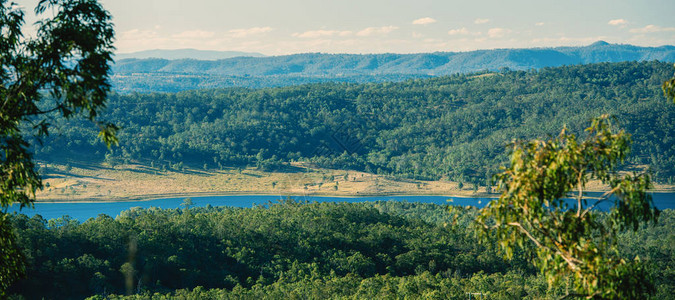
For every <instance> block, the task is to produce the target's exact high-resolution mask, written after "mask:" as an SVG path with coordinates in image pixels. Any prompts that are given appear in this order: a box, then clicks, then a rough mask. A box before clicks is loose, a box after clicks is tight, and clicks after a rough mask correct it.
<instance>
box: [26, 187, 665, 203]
mask: <svg viewBox="0 0 675 300" xmlns="http://www.w3.org/2000/svg"><path fill="white" fill-rule="evenodd" d="M587 192H588V193H602V192H605V191H602V190H591V191H587ZM650 193H651V194H668V193H675V191H667V190H654V191H650ZM228 196H234V197H236V196H242V197H244V196H279V197H284V198H285V197H290V198H295V197H327V198H368V197H371V198H373V197H427V196H428V197H448V198H462V199H497V198H499V194H495V193H490V194H486V193H477V194H475V195H471V196H470V195H460V194H454V195H453V194H401V193H379V194H358V195H345V194H328V193H316V194H311V195H308V194H304V195H303V194H279V193H261V192H258V191H251V192H242V191H233V192H220V193H218V192H216V193H211V192H203V193H167V194H152V195H145V196H143V195H141V196H133V197H119V198H118V199H82V200H72V199H69V200H65V199H64V200H62V201H59V200H57V201H54V200H45V201H41V200H36V201H35V202H34V203H123V202H146V201H154V200H162V199H174V198H197V197H228ZM589 199H592V197H590V198H589Z"/></svg>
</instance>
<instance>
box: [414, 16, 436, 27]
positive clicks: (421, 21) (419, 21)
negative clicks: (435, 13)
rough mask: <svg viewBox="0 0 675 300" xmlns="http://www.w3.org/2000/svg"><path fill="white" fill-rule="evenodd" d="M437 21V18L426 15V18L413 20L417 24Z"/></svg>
mask: <svg viewBox="0 0 675 300" xmlns="http://www.w3.org/2000/svg"><path fill="white" fill-rule="evenodd" d="M436 22H437V21H436V19H434V18H429V17H426V18H421V19H417V20H415V21H413V22H412V23H413V24H415V25H427V24H432V23H436Z"/></svg>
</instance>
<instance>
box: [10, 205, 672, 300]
mask: <svg viewBox="0 0 675 300" xmlns="http://www.w3.org/2000/svg"><path fill="white" fill-rule="evenodd" d="M448 210H449V211H450V213H448ZM476 213H477V211H476V210H475V209H470V208H462V207H449V206H439V205H434V204H421V203H406V202H374V203H357V204H349V203H299V202H295V201H292V200H287V201H284V202H281V203H270V204H267V205H266V206H260V207H255V208H246V209H242V208H224V207H203V208H184V209H168V210H161V209H147V210H146V209H132V210H130V211H125V212H123V213H121V214H120V216H118V217H117V218H115V219H113V218H111V217H109V216H106V215H101V216H99V217H97V218H95V219H94V218H92V219H89V220H87V221H85V222H83V223H79V222H76V221H74V220H71V219H69V218H67V217H64V218H60V219H55V220H49V221H47V220H44V219H42V218H41V217H39V216H34V217H32V218H28V217H26V216H25V215H15V216H12V217H11V222H12V226H13V228H15V230H16V236H17V238H18V240H17V243H18V245H19V246H20V248H22V252H23V253H24V255H25V257H26V261H27V277H26V278H25V279H23V280H21V281H18V282H16V283H15V284H14V285H13V286H12V287H11V289H10V295H11V294H16V295H21V296H22V297H25V298H26V299H38V298H48V299H81V298H84V297H88V296H93V295H98V296H96V298H98V299H107V298H111V296H110V295H111V294H117V295H123V294H126V293H129V294H134V295H136V296H134V297H132V298H131V299H134V298H136V297H138V298H148V297H150V296H152V295H154V297H155V298H157V299H169V298H190V299H223V298H238V299H240V298H242V297H243V298H250V299H252V298H256V299H262V298H284V299H285V298H355V299H362V298H366V297H368V298H378V299H379V298H389V297H396V298H403V297H406V296H407V297H413V298H421V297H427V298H433V299H466V296H467V295H466V293H474V292H483V293H488V294H489V298H490V299H514V298H517V299H521V298H530V299H541V298H559V297H560V296H562V295H564V293H565V289H564V285H561V286H557V287H555V288H553V289H548V286H547V283H546V280H545V278H544V277H543V276H541V275H540V274H538V272H536V270H534V269H533V268H532V267H531V266H530V264H529V263H528V262H527V260H526V258H525V257H523V256H522V255H516V258H515V259H514V260H512V261H505V260H503V259H502V258H501V254H500V253H499V252H498V251H497V250H496V245H490V244H483V245H481V244H479V243H478V241H477V239H476V238H475V235H474V232H473V231H472V220H473V219H474V217H475V214H476ZM424 220H428V221H424ZM674 227H675V214H674V213H673V211H672V210H666V211H664V212H663V213H662V214H661V217H660V220H659V223H658V225H656V226H655V227H645V228H642V229H641V230H639V231H638V232H636V233H626V234H624V235H623V236H622V237H621V242H620V245H621V246H622V249H621V250H622V253H625V254H626V258H630V259H632V258H633V257H635V256H636V255H639V257H640V258H641V259H642V260H643V261H644V262H645V263H646V264H647V268H648V269H649V270H650V274H651V276H653V277H654V279H655V280H654V283H655V288H656V290H657V293H656V294H655V295H654V297H655V299H665V298H668V297H672V295H674V292H675V284H674V283H675V277H674V275H673V274H675V272H673V270H675V253H674V251H675V248H673V247H671V245H670V244H669V243H668V242H665V243H664V241H672V240H673V239H675V231H674V230H673V228H674ZM327 296H330V297H327ZM664 297H665V298H664ZM112 298H113V299H114V298H115V297H112Z"/></svg>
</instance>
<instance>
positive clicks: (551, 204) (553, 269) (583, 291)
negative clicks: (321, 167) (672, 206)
mask: <svg viewBox="0 0 675 300" xmlns="http://www.w3.org/2000/svg"><path fill="white" fill-rule="evenodd" d="M586 131H587V132H588V137H587V138H586V139H585V140H583V141H581V142H580V141H578V140H577V138H576V136H575V135H574V134H569V133H567V132H566V131H565V130H563V131H562V132H561V133H560V135H559V136H558V137H557V138H554V139H551V140H547V141H541V140H534V141H529V142H520V143H515V144H514V146H513V153H512V156H511V165H510V167H508V168H506V169H505V171H504V172H502V173H500V174H498V175H496V179H497V183H498V187H499V189H500V190H501V191H502V192H501V196H500V198H499V199H497V200H495V201H493V202H491V203H490V204H489V205H488V206H487V207H485V208H484V209H482V210H481V214H480V215H479V217H478V218H477V220H478V223H479V224H482V226H481V228H482V230H481V233H482V236H483V238H484V239H486V240H492V238H496V240H497V242H498V243H499V245H500V246H501V248H502V249H503V250H504V252H505V254H506V256H507V257H512V256H513V253H514V250H515V248H522V249H524V250H525V251H526V252H529V254H530V257H532V261H533V263H534V264H535V266H537V267H538V268H539V269H540V270H541V271H542V273H543V274H545V275H546V277H547V280H548V281H549V284H550V285H552V284H554V283H557V282H560V281H561V280H566V279H567V278H569V277H571V279H572V280H573V282H574V288H575V290H576V295H581V296H585V297H597V298H642V297H643V295H644V294H645V293H649V292H651V291H652V288H653V286H652V285H650V283H649V278H648V276H646V271H645V270H644V268H643V267H642V266H641V265H640V263H639V259H638V258H636V259H635V260H633V261H627V260H625V259H624V258H622V257H621V256H620V254H619V253H618V251H617V233H618V232H619V231H621V230H625V229H633V230H637V228H638V226H639V224H640V223H641V222H643V221H644V222H651V221H653V222H656V220H657V218H658V210H656V209H655V208H654V206H653V203H652V199H651V196H650V195H649V194H648V193H647V192H646V190H647V189H648V188H649V187H650V186H651V182H650V177H649V176H648V175H647V174H640V175H638V174H633V175H628V174H621V173H619V172H617V171H616V168H617V166H618V165H619V164H620V163H621V162H622V161H623V160H624V159H625V158H626V155H627V154H628V151H629V148H630V136H629V135H628V134H627V133H625V132H624V131H623V130H621V131H619V132H615V131H616V130H615V129H613V128H612V126H611V122H610V119H609V117H608V116H607V115H604V116H602V117H600V118H597V119H595V120H593V122H592V125H591V126H590V127H589V128H588V129H586ZM593 179H597V180H601V181H602V182H603V183H605V184H608V185H609V187H610V191H609V192H606V193H604V194H602V195H601V196H600V197H599V198H597V199H592V198H589V197H588V196H587V195H586V194H585V193H584V189H585V186H586V184H587V183H588V182H589V180H593ZM570 193H573V194H570ZM568 197H569V198H568ZM572 198H573V199H572ZM603 202H609V203H613V205H612V206H611V209H610V210H609V213H607V214H602V213H600V212H599V211H598V210H597V208H598V205H600V204H601V203H603ZM591 203H592V204H591ZM492 241H494V240H492Z"/></svg>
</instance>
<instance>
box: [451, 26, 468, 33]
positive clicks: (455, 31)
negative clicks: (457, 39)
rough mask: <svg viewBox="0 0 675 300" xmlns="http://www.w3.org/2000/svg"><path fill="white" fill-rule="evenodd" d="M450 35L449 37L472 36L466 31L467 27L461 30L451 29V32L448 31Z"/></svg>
mask: <svg viewBox="0 0 675 300" xmlns="http://www.w3.org/2000/svg"><path fill="white" fill-rule="evenodd" d="M448 34H449V35H468V34H471V32H469V30H468V29H466V27H462V28H460V29H451V30H450V31H448Z"/></svg>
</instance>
